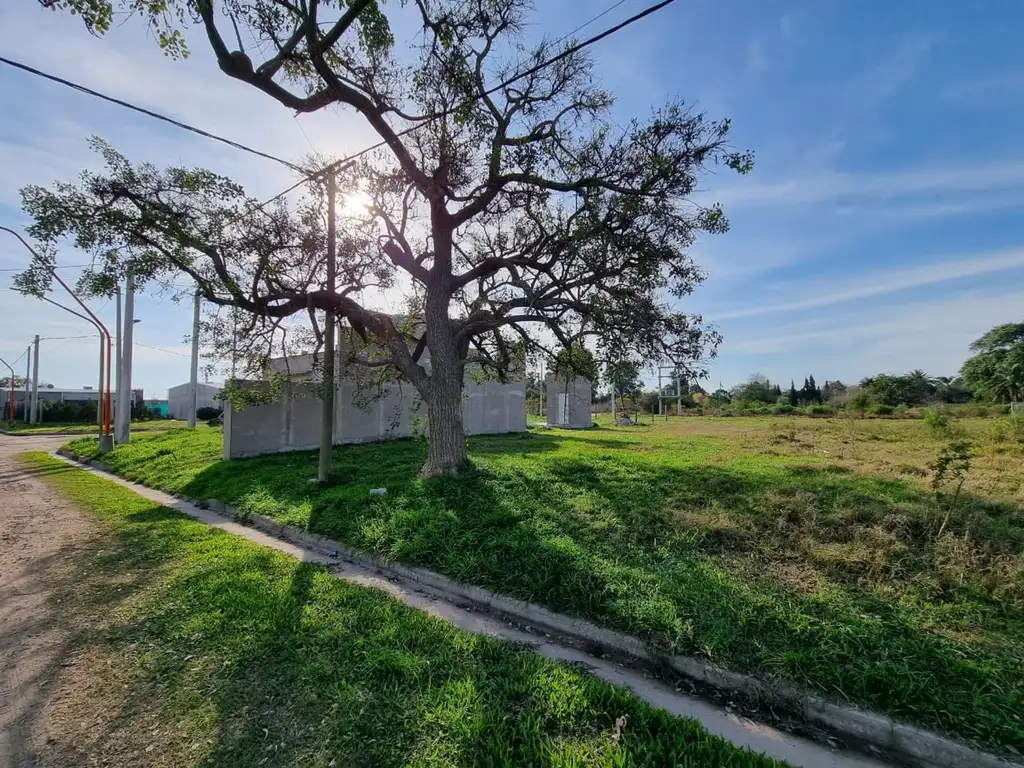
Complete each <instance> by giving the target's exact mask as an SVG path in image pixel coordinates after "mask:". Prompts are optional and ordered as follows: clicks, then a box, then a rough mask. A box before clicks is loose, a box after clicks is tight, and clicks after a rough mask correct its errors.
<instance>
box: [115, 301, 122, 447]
mask: <svg viewBox="0 0 1024 768" xmlns="http://www.w3.org/2000/svg"><path fill="white" fill-rule="evenodd" d="M114 306H115V313H114V314H115V316H114V394H115V396H116V398H117V399H116V400H114V442H115V443H120V442H121V329H122V328H123V327H124V323H123V322H122V318H121V286H120V285H118V286H117V288H115V289H114Z"/></svg>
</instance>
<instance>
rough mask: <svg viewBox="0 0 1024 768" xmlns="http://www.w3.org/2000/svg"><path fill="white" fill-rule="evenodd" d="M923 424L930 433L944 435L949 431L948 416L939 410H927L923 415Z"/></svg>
mask: <svg viewBox="0 0 1024 768" xmlns="http://www.w3.org/2000/svg"><path fill="white" fill-rule="evenodd" d="M924 425H925V426H926V427H928V430H929V431H931V432H932V433H934V434H937V435H944V434H946V433H947V432H948V431H949V417H948V416H947V415H946V414H944V413H940V412H939V411H928V413H926V414H925V415H924Z"/></svg>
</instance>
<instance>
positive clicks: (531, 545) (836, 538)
mask: <svg viewBox="0 0 1024 768" xmlns="http://www.w3.org/2000/svg"><path fill="white" fill-rule="evenodd" d="M933 503H934V500H933V499H932V497H931V496H930V495H929V494H927V493H925V492H923V491H921V490H918V489H916V488H913V487H911V486H907V485H905V484H903V483H901V482H899V481H883V480H874V479H871V478H864V477H859V476H855V475H849V474H843V473H834V472H830V471H828V468H824V469H822V470H820V471H814V470H809V469H807V468H799V469H797V470H796V471H788V470H783V471H778V472H775V473H772V474H769V475H762V474H751V473H747V472H742V471H739V470H735V469H729V468H726V467H723V466H716V465H701V466H692V467H685V468H676V467H665V466H662V465H658V464H655V463H651V464H647V465H638V466H630V467H619V468H610V467H608V466H606V465H605V464H602V463H600V462H589V461H583V460H575V459H563V458H552V459H551V460H550V461H548V462H547V463H546V464H545V465H544V468H543V471H539V472H538V473H537V474H536V475H534V476H531V477H529V478H523V477H517V476H515V474H514V473H509V474H500V473H496V472H495V471H492V470H489V469H486V468H482V469H478V470H476V471H474V472H471V473H467V474H464V475H462V476H459V477H454V478H433V479H431V480H429V481H425V482H420V483H417V484H415V485H410V486H408V487H407V488H405V489H398V490H397V491H396V492H395V493H394V494H389V495H388V496H387V497H383V498H378V499H372V500H371V499H365V500H361V501H358V502H355V503H348V504H334V503H329V502H318V503H316V504H314V506H313V509H312V511H311V516H310V527H312V528H313V529H314V530H318V531H321V532H324V533H327V534H329V535H331V536H334V537H336V538H338V539H340V540H341V541H343V542H345V543H347V544H350V545H353V546H355V547H357V548H359V549H363V550H366V551H372V552H375V553H377V554H379V555H382V556H384V557H386V558H390V559H395V560H400V561H402V562H406V563H411V564H417V565H422V566H426V567H429V568H432V569H435V570H438V571H440V572H442V573H445V574H446V575H448V576H450V577H452V578H455V579H457V580H460V581H464V582H469V583H473V584H477V585H479V586H483V587H487V588H489V589H493V590H496V591H499V592H502V593H505V594H510V595H513V596H516V597H519V598H522V599H526V600H532V601H536V602H540V603H543V604H545V605H547V606H549V607H551V608H554V609H556V610H562V611H566V612H568V613H571V614H574V615H577V616H582V617H585V618H590V619H594V620H596V621H598V622H600V623H603V624H606V625H610V626H613V627H615V628H619V629H623V630H626V631H629V632H634V633H637V634H640V635H642V636H646V637H648V638H650V639H652V640H653V641H655V642H656V643H658V644H661V645H663V646H665V647H667V648H671V649H674V650H676V651H682V652H688V653H703V654H707V655H708V656H710V657H711V658H712V659H714V660H716V661H718V662H721V663H726V664H730V665H735V666H739V667H742V668H745V669H749V670H751V671H754V672H758V673H760V674H765V675H769V676H774V675H779V676H781V677H783V678H786V679H789V680H791V681H794V682H796V683H798V684H800V685H805V686H808V687H810V688H813V689H815V690H817V691H819V692H823V693H826V694H829V695H837V694H838V695H839V696H840V697H846V698H848V699H850V700H852V701H854V702H855V703H858V704H861V705H864V706H868V707H871V708H875V709H881V710H884V711H887V712H889V713H891V714H894V715H896V716H897V717H900V718H902V719H906V720H910V721H913V722H917V723H919V724H922V725H925V726H927V727H932V728H937V729H939V730H943V731H946V732H951V733H954V734H958V735H960V736H962V737H967V738H974V739H978V740H979V741H981V742H982V743H986V744H989V745H992V744H1012V743H1019V740H1020V739H1021V738H1022V737H1024V726H1022V725H1021V724H1020V722H1019V721H1016V720H1014V719H1013V718H1012V713H1013V712H1014V711H1016V708H1017V707H1019V706H1020V705H1021V703H1022V702H1024V682H1022V680H1021V678H1020V675H1019V669H1020V661H1019V659H1020V653H1021V652H1022V650H1024V648H1022V647H1021V644H1020V642H1019V640H1015V639H1014V638H1020V637H1021V636H1022V635H1021V632H1022V630H1024V617H1022V616H1021V613H1020V611H1019V610H1015V609H1013V608H1012V607H1011V604H1010V603H1001V602H999V601H998V600H995V599H993V598H992V596H991V595H989V596H987V597H986V596H985V595H983V594H979V593H978V591H976V590H975V589H974V588H973V586H972V585H971V584H966V585H960V586H956V585H955V584H953V585H952V586H950V585H948V584H947V585H945V586H944V585H943V583H942V581H943V579H945V578H946V576H945V575H944V574H942V573H931V572H924V573H918V572H915V570H914V569H915V568H917V569H925V568H929V567H933V566H934V563H935V557H936V553H935V552H934V551H932V550H929V547H932V544H931V543H929V541H928V540H927V538H926V535H925V534H926V532H927V531H928V525H929V522H928V519H927V516H928V515H931V514H933V509H932V507H933ZM972 504H976V505H977V506H976V507H975V508H974V509H975V512H978V510H981V513H979V514H982V515H984V511H985V510H986V509H989V510H991V511H993V514H992V515H990V516H988V517H986V518H985V520H984V521H982V520H980V519H979V516H978V514H974V515H973V516H971V517H966V516H965V517H964V518H963V519H957V520H954V521H953V523H952V525H953V528H952V529H951V530H952V531H953V533H954V534H955V535H960V534H961V533H962V532H963V529H964V527H965V526H967V525H970V524H973V525H975V526H976V527H975V530H976V531H977V530H979V529H984V531H985V533H984V535H986V536H992V537H996V536H998V537H999V538H998V540H997V541H996V540H993V541H992V542H991V544H992V546H993V547H994V548H995V551H1002V552H1009V553H1011V554H1012V555H1013V556H1014V557H1018V558H1019V557H1020V553H1021V550H1022V547H1021V542H1022V540H1024V537H1022V535H1021V534H1022V526H1021V521H1020V518H1019V516H1016V517H1013V516H1005V515H1000V514H996V513H997V512H999V510H1000V509H1001V508H999V507H998V505H995V506H994V507H993V506H992V505H987V503H985V502H983V501H981V500H972ZM1004 511H1005V510H1004ZM890 528H893V529H896V530H897V531H898V535H897V534H894V533H893V532H892V531H891V530H890ZM887 532H888V533H887ZM900 537H902V538H900ZM885 547H889V549H885ZM911 547H917V548H918V549H919V550H920V553H918V554H915V553H913V552H911V551H910V548H911ZM865 551H867V552H868V557H870V555H871V552H876V553H880V556H879V559H878V560H876V561H871V560H870V559H868V560H866V561H865V560H864V559H863V553H864V552H865ZM938 554H939V555H941V554H942V553H941V552H939V553H938ZM915 557H917V559H916V560H915V559H914V558H915ZM928 558H932V560H929V559H928ZM794 566H799V567H800V568H803V569H806V570H807V571H809V572H810V573H811V575H813V576H814V579H815V581H814V582H808V583H806V584H802V583H794V579H793V578H792V577H791V576H787V575H786V574H787V571H786V568H791V567H794ZM876 567H877V568H880V569H881V570H880V571H878V572H873V571H872V568H876ZM901 568H902V569H903V571H901V570H900V569H901ZM886 569H891V570H886ZM897 577H898V578H903V579H905V580H906V583H903V584H900V583H896V582H895V581H894V579H895V578H897ZM918 579H920V580H921V583H918ZM935 580H938V583H937V584H933V583H932V582H933V581H935ZM946 630H950V631H946Z"/></svg>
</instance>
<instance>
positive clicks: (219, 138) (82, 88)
mask: <svg viewBox="0 0 1024 768" xmlns="http://www.w3.org/2000/svg"><path fill="white" fill-rule="evenodd" d="M0 63H3V64H7V65H8V66H11V67H14V68H15V69H20V70H22V71H24V72H28V73H29V74H32V75H36V76H37V77H42V78H45V79H47V80H51V81H53V82H55V83H60V84H61V85H65V86H67V87H68V88H73V89H74V90H76V91H80V92H82V93H85V94H88V95H89V96H95V97H96V98H97V99H103V100H104V101H109V102H110V103H111V104H117V105H118V106H120V107H124V108H125V109H131V110H133V111H135V112H139V113H141V114H143V115H146V116H147V117H152V118H153V119H155V120H162V121H163V122H165V123H170V124H171V125H173V126H176V127H178V128H181V129H182V130H186V131H191V132H192V133H196V134H199V135H200V136H205V137H206V138H208V139H213V140H214V141H219V142H221V143H222V144H227V145H228V146H229V147H234V148H235V149H240V150H242V151H243V152H248V153H250V154H252V155H256V156H257V157H262V158H265V159H267V160H273V161H274V162H275V163H280V164H281V165H283V166H286V167H287V168H289V169H291V170H293V171H300V172H301V171H302V168H300V167H299V166H297V165H295V164H294V163H290V162H288V161H287V160H282V159H281V158H280V157H275V156H274V155H270V154H267V153H266V152H261V151H260V150H258V149H253V148H252V147H247V146H245V144H239V143H238V142H237V141H232V140H231V139H226V138H224V137H223V136H218V135H217V134H215V133H210V132H209V131H204V130H203V129H202V128H196V127H195V126H194V125H189V124H188V123H183V122H181V121H180V120H175V119H174V118H172V117H167V116H166V115H161V114H160V113H159V112H153V111H152V110H149V109H146V108H144V107H139V106H136V105H135V104H131V103H129V102H127V101H123V100H122V99H116V98H114V97H113V96H107V95H106V94H105V93H100V92H99V91H94V90H93V89H92V88H86V87H85V86H84V85H79V84H78V83H74V82H72V81H70V80H65V79H64V78H63V77H57V76H56V75H51V74H49V73H47V72H43V71H42V70H40V69H35V68H34V67H30V66H28V65H27V64H21V63H20V62H17V61H13V60H11V59H8V58H5V57H3V56H0Z"/></svg>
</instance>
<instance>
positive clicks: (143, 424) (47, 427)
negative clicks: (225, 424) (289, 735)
mask: <svg viewBox="0 0 1024 768" xmlns="http://www.w3.org/2000/svg"><path fill="white" fill-rule="evenodd" d="M185 425H186V422H184V421H182V420H180V419H178V420H175V419H154V420H152V421H133V422H132V432H163V431H166V430H169V429H181V428H183V427H184V426H185ZM202 426H203V427H205V426H206V425H205V424H202ZM0 428H2V429H3V430H4V431H6V432H9V433H11V434H12V435H36V434H45V433H47V432H61V433H63V434H67V435H88V434H95V433H96V432H98V431H99V427H98V426H97V425H95V424H67V423H64V422H54V423H52V424H51V423H46V424H25V423H23V422H19V423H16V424H15V425H14V427H13V428H10V429H9V428H8V427H7V425H6V423H3V422H0Z"/></svg>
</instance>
